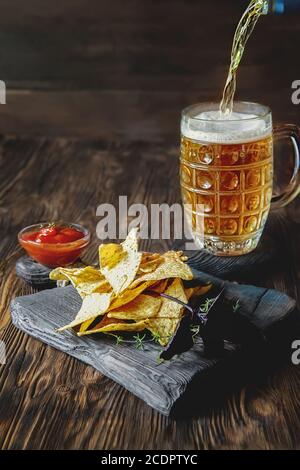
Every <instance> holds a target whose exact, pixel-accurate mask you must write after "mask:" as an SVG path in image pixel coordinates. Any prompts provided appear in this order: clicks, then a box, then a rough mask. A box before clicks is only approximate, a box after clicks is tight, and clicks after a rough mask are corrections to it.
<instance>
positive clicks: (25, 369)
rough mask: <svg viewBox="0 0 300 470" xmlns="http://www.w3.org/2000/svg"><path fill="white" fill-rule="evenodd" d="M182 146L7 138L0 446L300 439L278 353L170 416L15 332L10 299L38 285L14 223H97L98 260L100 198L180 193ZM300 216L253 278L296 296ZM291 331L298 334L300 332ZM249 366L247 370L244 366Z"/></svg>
mask: <svg viewBox="0 0 300 470" xmlns="http://www.w3.org/2000/svg"><path fill="white" fill-rule="evenodd" d="M177 153H178V151H177V147H176V146H174V145H167V144H165V145H163V144H153V143H147V142H140V143H131V144H129V143H123V144H122V143H120V142H109V141H107V142H105V141H84V140H68V139H64V138H60V139H54V140H52V139H47V138H43V139H32V138H30V137H28V138H25V137H24V138H14V137H7V138H2V139H1V142H0V169H1V171H0V194H1V210H0V219H1V225H0V227H1V237H0V251H1V257H0V260H1V261H0V273H1V316H0V338H1V340H3V341H5V343H6V346H7V350H8V358H7V364H6V365H5V366H2V367H1V375H0V398H1V399H0V417H1V419H0V428H1V432H0V445H1V447H2V448H4V449H7V448H19V449H20V448H27V449H30V448H53V449H59V448H60V449H71V448H73V449H74V448H83V449H109V448H111V449H117V448H119V449H120V448H121V449H138V448H143V449H178V448H180V449H213V448H217V449H227V448H239V449H243V448H245V449H246V448H264V449H270V448H272V449H275V448H295V447H297V446H299V445H300V439H299V435H300V423H299V418H298V416H299V412H300V399H299V394H298V390H299V387H300V372H299V369H298V367H295V366H293V365H292V364H291V362H290V358H288V360H287V363H286V364H285V363H284V362H283V363H281V361H280V360H279V359H277V358H276V360H275V359H274V370H273V371H272V372H271V373H268V374H261V378H260V380H257V379H256V381H252V382H251V383H250V384H249V385H248V386H247V387H243V386H240V387H236V388H235V389H234V391H233V392H231V394H230V396H229V398H226V399H225V398H224V399H223V400H221V401H220V403H219V405H218V406H217V407H214V408H211V407H207V408H206V409H204V410H202V412H201V414H200V416H199V417H198V418H193V419H191V418H190V417H187V416H186V417H183V418H181V419H180V420H176V421H173V420H171V419H170V418H167V417H163V416H162V415H160V414H159V413H157V412H155V411H154V410H152V409H151V408H149V407H148V406H147V405H145V404H143V402H142V401H141V400H139V399H137V398H136V397H135V396H134V395H132V394H131V393H129V392H127V391H126V390H125V389H124V388H122V387H121V386H119V385H118V384H116V383H114V382H112V381H111V380H109V379H108V378H106V377H105V376H103V375H101V374H100V373H99V372H96V371H95V370H94V369H93V368H91V367H88V366H85V365H84V364H82V363H80V362H79V361H77V360H75V359H74V358H71V357H66V356H65V354H63V353H62V352H59V351H55V350H53V349H52V348H50V347H49V346H46V345H43V344H41V343H40V342H39V341H37V340H35V339H33V338H30V337H28V336H27V335H25V334H23V333H22V332H20V331H18V330H17V329H16V328H15V327H14V326H13V325H12V323H11V321H10V315H9V304H10V301H11V299H12V298H14V297H16V296H17V295H23V294H28V293H30V292H32V290H31V288H30V287H27V286H26V285H24V284H23V282H22V281H21V280H19V279H17V278H16V276H15V273H14V265H15V261H16V259H17V258H18V257H19V256H20V255H21V249H20V248H19V247H18V246H17V242H16V234H17V231H18V230H19V229H20V228H21V227H23V226H24V225H27V224H29V223H32V222H36V221H38V220H52V219H55V218H58V217H60V218H63V219H68V220H71V219H76V220H77V221H78V222H80V223H83V224H85V225H87V226H89V227H90V229H91V230H92V234H93V237H92V243H91V246H90V248H89V250H88V252H87V254H86V258H85V261H87V262H93V261H95V260H96V246H97V244H98V240H97V239H96V235H95V226H96V223H97V221H98V219H97V217H96V215H95V211H96V207H97V205H98V204H99V203H101V202H106V201H109V202H112V203H114V204H117V202H118V196H119V194H128V195H129V203H130V204H131V203H133V202H140V201H144V202H145V203H146V204H147V205H148V204H150V203H152V202H156V203H159V202H161V201H166V202H168V203H173V202H176V201H179V200H180V196H179V185H178V179H177V171H178V155H177ZM132 168H135V171H134V173H133V172H132ZM66 182H67V183H68V184H66ZM299 223H300V217H299V204H298V202H297V201H295V202H294V203H293V204H292V205H291V206H290V207H289V208H288V209H287V210H285V211H282V212H279V213H277V214H274V216H273V217H272V218H271V219H270V221H269V224H268V230H271V231H272V234H273V235H274V238H275V239H276V243H278V244H279V246H280V247H281V256H280V263H277V262H276V263H274V265H273V266H272V269H270V270H268V272H267V273H264V272H263V271H262V270H260V271H254V272H252V273H251V274H249V275H248V282H249V283H252V284H256V285H262V286H265V287H275V288H276V289H278V290H280V291H283V292H286V293H288V294H289V295H290V296H291V297H293V298H296V299H299V275H300V270H299V259H300V258H299V255H300V252H299V234H300V226H299ZM168 247H169V243H167V242H166V241H155V240H153V241H152V242H150V241H143V242H142V249H145V250H150V249H152V250H165V249H167V248H168ZM298 306H299V304H298ZM280 338H281V337H280V335H279V341H281V339H280ZM292 339H293V338H291V340H292ZM294 339H298V338H297V331H295V332H294ZM289 344H291V343H289ZM244 368H245V369H246V370H247V371H248V366H247V365H246V364H245V367H244ZM228 383H230V379H229V380H228V378H227V379H226V380H225V379H224V388H225V386H226V385H228ZM211 393H214V391H212V392H211ZM146 423H147V425H146Z"/></svg>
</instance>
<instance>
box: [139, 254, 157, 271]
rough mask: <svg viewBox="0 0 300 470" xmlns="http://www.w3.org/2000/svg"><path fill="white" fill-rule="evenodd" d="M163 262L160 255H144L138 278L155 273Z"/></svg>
mask: <svg viewBox="0 0 300 470" xmlns="http://www.w3.org/2000/svg"><path fill="white" fill-rule="evenodd" d="M162 260H163V258H162V256H161V255H160V254H159V253H143V254H142V260H141V264H140V267H139V270H138V276H139V275H142V274H146V273H151V272H153V271H154V270H155V269H156V268H157V267H158V265H159V264H161V262H162Z"/></svg>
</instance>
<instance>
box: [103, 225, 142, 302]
mask: <svg viewBox="0 0 300 470" xmlns="http://www.w3.org/2000/svg"><path fill="white" fill-rule="evenodd" d="M121 246H122V253H123V254H122V258H121V259H120V261H119V262H118V263H117V264H115V265H113V267H112V268H109V267H108V265H107V264H106V265H105V262H104V263H103V260H102V257H101V255H102V254H103V253H104V254H105V261H106V263H107V254H108V253H109V250H110V249H108V250H105V249H104V248H103V245H100V248H99V257H100V271H101V273H102V274H103V275H104V277H105V279H106V280H107V281H108V282H109V284H110V285H111V287H112V288H113V290H114V292H115V294H116V295H119V294H120V293H122V292H123V291H124V290H126V289H127V288H128V287H129V286H130V285H131V283H132V281H133V280H134V278H135V277H136V274H137V272H138V269H139V266H140V263H141V259H142V253H139V252H138V242H137V229H132V230H131V231H130V233H129V234H128V236H127V238H126V240H125V241H124V242H123V243H121ZM111 251H112V254H113V257H116V250H114V249H111Z"/></svg>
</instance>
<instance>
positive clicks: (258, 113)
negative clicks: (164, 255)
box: [180, 102, 300, 256]
mask: <svg viewBox="0 0 300 470" xmlns="http://www.w3.org/2000/svg"><path fill="white" fill-rule="evenodd" d="M276 137H279V138H289V139H291V140H292V143H293V148H294V153H295V166H294V172H293V175H292V178H291V180H290V183H289V185H288V187H287V188H286V190H285V191H284V192H283V194H281V195H279V196H276V197H273V142H274V138H276ZM299 149H300V132H299V128H298V127H297V126H293V125H284V126H281V127H278V128H275V129H274V128H273V124H272V113H271V110H270V109H269V108H268V107H266V106H262V105H260V104H256V103H247V102H236V103H235V104H234V109H233V113H232V114H231V116H230V118H229V119H221V117H220V112H219V104H216V103H215V104H214V103H202V104H196V105H193V106H190V107H188V108H186V109H185V110H184V111H183V113H182V121H181V158H180V183H181V192H182V201H183V204H184V209H185V216H186V220H187V222H188V226H189V229H190V231H191V233H192V236H193V238H194V240H195V243H196V245H197V246H198V247H199V248H204V249H206V250H208V251H210V252H211V253H213V254H215V255H219V256H222V255H223V256H236V255H242V254H246V253H249V252H251V251H252V250H254V249H255V248H256V247H257V245H258V242H259V240H260V238H261V235H262V232H263V229H264V226H265V224H266V220H267V217H268V214H269V211H270V209H271V208H279V207H283V206H285V205H287V204H288V203H289V202H291V201H292V200H293V199H294V198H295V197H296V196H297V195H298V193H299V192H300V176H299V175H300V173H299Z"/></svg>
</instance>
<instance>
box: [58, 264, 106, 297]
mask: <svg viewBox="0 0 300 470" xmlns="http://www.w3.org/2000/svg"><path fill="white" fill-rule="evenodd" d="M49 278H50V279H52V280H53V281H70V282H71V284H72V285H73V286H74V287H75V288H76V290H77V291H78V293H79V295H80V296H81V297H82V298H84V297H86V296H87V295H90V294H93V293H98V294H101V293H107V292H110V291H111V287H110V284H109V283H108V282H107V281H106V279H105V277H104V276H103V274H101V272H100V271H99V269H96V268H93V267H92V266H86V267H85V268H75V269H72V268H56V269H53V270H52V271H51V272H50V274H49Z"/></svg>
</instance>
